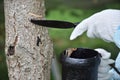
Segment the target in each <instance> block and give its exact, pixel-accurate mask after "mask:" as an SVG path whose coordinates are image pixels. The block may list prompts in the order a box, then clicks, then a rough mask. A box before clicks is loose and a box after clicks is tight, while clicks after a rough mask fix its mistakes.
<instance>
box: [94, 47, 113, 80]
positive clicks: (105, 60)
mask: <svg viewBox="0 0 120 80" xmlns="http://www.w3.org/2000/svg"><path fill="white" fill-rule="evenodd" d="M95 50H96V51H98V52H99V53H100V54H101V56H102V58H101V63H100V65H99V68H98V80H110V79H111V78H112V75H113V74H112V73H109V71H110V69H111V67H110V66H109V64H112V63H114V60H112V59H110V56H111V53H109V52H107V51H106V50H104V49H101V48H98V49H95Z"/></svg>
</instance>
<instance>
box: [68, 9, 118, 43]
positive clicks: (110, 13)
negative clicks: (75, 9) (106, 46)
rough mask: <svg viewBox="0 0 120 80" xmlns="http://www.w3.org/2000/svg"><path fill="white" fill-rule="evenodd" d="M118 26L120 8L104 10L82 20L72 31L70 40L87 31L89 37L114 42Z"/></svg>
mask: <svg viewBox="0 0 120 80" xmlns="http://www.w3.org/2000/svg"><path fill="white" fill-rule="evenodd" d="M118 26H120V10H115V9H107V10H103V11H101V12H98V13H96V14H94V15H92V16H91V17H89V18H87V19H85V20H83V21H82V22H80V23H79V24H78V25H77V26H76V28H75V29H74V31H73V32H72V34H71V36H70V40H73V39H75V38H76V37H78V36H80V35H82V34H83V32H85V31H87V36H88V37H91V38H94V37H98V38H101V39H103V40H105V41H108V42H113V35H114V33H115V31H116V29H117V27H118Z"/></svg>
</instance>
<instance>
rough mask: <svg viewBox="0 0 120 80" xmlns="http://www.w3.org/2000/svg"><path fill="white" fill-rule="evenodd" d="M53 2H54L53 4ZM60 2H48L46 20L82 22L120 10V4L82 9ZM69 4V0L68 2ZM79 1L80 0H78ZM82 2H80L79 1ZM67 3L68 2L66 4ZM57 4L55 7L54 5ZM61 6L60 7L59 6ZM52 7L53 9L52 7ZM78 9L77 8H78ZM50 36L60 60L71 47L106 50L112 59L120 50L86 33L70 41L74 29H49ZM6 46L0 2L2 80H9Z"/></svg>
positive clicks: (0, 65) (0, 78)
mask: <svg viewBox="0 0 120 80" xmlns="http://www.w3.org/2000/svg"><path fill="white" fill-rule="evenodd" d="M52 1H53V2H52ZM59 1H60V0H49V1H48V0H46V18H47V19H52V20H64V21H70V22H80V21H82V20H83V19H85V18H87V17H89V16H91V15H92V14H94V13H96V12H98V11H101V10H103V9H107V8H115V9H120V3H118V2H114V3H107V4H104V6H98V7H94V6H93V7H91V8H83V7H82V8H81V7H79V6H78V5H77V6H78V7H77V6H75V7H74V6H72V7H71V6H70V5H69V6H68V4H67V5H65V3H64V5H62V6H61V5H60V4H62V2H59ZM66 1H68V2H69V0H66ZM76 1H79V0H76ZM79 2H80V1H79ZM66 3H67V2H66ZM54 4H55V5H54ZM57 4H58V5H59V6H58V5H57ZM50 6H52V7H50ZM76 7H77V8H76ZM48 30H49V34H50V37H51V39H52V41H53V44H54V53H55V54H56V55H57V57H58V58H59V54H60V53H61V52H62V51H63V50H65V49H66V48H70V47H85V48H91V49H94V48H104V49H106V50H108V51H110V52H111V53H112V58H115V57H116V56H117V54H116V53H118V52H119V49H118V48H117V47H116V46H115V44H114V43H107V42H104V41H103V40H101V39H90V38H88V37H87V36H86V34H85V33H84V34H83V35H82V36H80V37H78V38H77V39H75V40H73V41H70V40H69V37H70V34H71V32H72V30H73V28H72V29H55V28H52V29H51V28H49V29H48ZM4 44H5V27H4V11H3V0H0V80H8V77H7V67H6V61H5V54H4V46H5V45H4Z"/></svg>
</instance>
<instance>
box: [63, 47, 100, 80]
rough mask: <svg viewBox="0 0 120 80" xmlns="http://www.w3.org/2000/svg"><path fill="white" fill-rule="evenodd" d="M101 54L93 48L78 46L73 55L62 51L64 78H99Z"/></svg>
mask: <svg viewBox="0 0 120 80" xmlns="http://www.w3.org/2000/svg"><path fill="white" fill-rule="evenodd" d="M100 57H101V56H100V54H99V53H98V52H97V51H94V50H92V49H85V48H77V49H76V50H74V51H73V52H72V54H71V55H69V56H68V55H67V53H66V50H65V51H64V52H63V53H62V56H61V62H62V80H97V78H98V66H99V64H100Z"/></svg>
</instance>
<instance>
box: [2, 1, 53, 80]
mask: <svg viewBox="0 0 120 80" xmlns="http://www.w3.org/2000/svg"><path fill="white" fill-rule="evenodd" d="M4 10H5V31H6V43H5V53H6V59H7V60H6V61H7V67H8V75H9V80H50V68H51V59H52V57H53V45H52V43H51V40H50V38H49V35H48V30H47V28H45V27H42V26H37V25H34V24H32V23H31V22H30V19H33V18H34V19H44V13H45V7H44V0H4ZM29 13H34V14H37V15H40V16H41V17H39V18H38V17H37V18H36V17H35V16H33V15H30V14H29Z"/></svg>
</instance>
